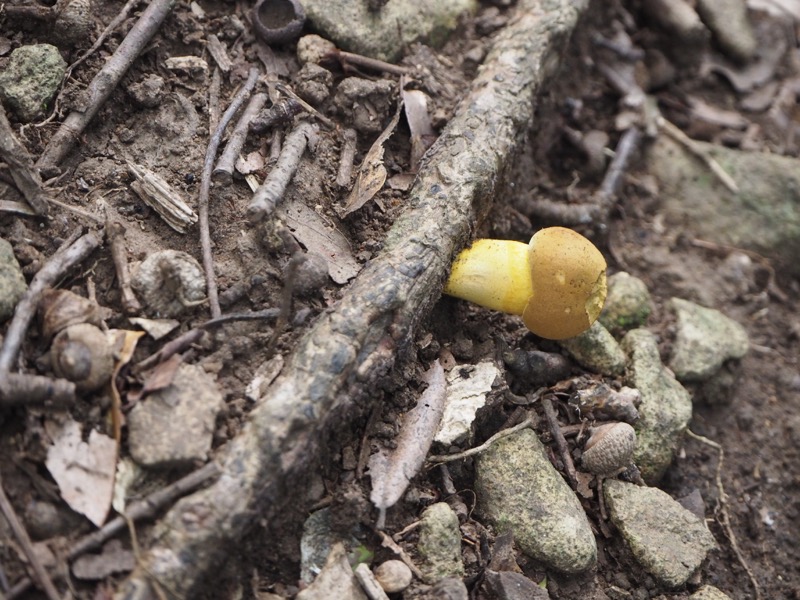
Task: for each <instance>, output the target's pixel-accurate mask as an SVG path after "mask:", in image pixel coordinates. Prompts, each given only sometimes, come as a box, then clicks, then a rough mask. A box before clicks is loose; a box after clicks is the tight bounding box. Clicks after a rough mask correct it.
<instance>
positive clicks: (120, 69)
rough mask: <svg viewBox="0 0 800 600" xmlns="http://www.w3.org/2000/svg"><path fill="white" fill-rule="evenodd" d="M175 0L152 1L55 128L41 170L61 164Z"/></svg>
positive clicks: (44, 153) (42, 157)
mask: <svg viewBox="0 0 800 600" xmlns="http://www.w3.org/2000/svg"><path fill="white" fill-rule="evenodd" d="M174 4H175V0H153V1H152V2H151V3H150V4H149V5H148V7H147V8H146V9H145V11H144V12H143V13H142V16H141V17H140V18H139V20H138V21H136V23H135V24H134V26H133V27H132V28H131V30H130V31H129V32H128V35H126V36H125V39H124V40H122V43H121V44H120V45H119V47H118V48H117V50H116V51H115V52H114V54H112V55H111V58H109V59H108V60H107V61H106V63H105V64H104V65H103V67H102V68H101V69H100V70H99V71H98V72H97V75H95V76H94V79H92V82H91V83H90V84H89V87H88V88H87V90H86V94H87V97H88V101H87V103H86V105H85V107H82V108H81V109H80V110H75V111H72V112H71V113H70V114H69V115H67V118H66V119H64V122H63V123H62V124H61V127H60V128H59V129H58V131H56V133H55V134H54V135H53V137H52V138H50V141H49V142H48V144H47V147H46V148H45V149H44V152H43V153H42V155H41V156H40V157H39V160H38V161H37V162H36V166H37V167H38V168H39V169H40V170H41V169H51V168H55V167H57V166H58V164H59V163H60V162H61V161H62V160H63V159H64V157H65V156H66V155H67V153H68V152H69V151H70V150H71V149H72V146H73V144H74V143H75V142H76V141H77V140H78V137H79V136H80V135H81V133H83V130H84V129H86V126H87V125H88V124H89V123H90V122H91V120H92V119H93V118H94V116H95V115H96V114H97V112H98V111H99V110H100V107H101V106H102V105H103V103H105V101H106V100H107V99H108V97H109V96H110V95H111V92H113V91H114V89H115V88H116V87H117V84H118V83H119V82H120V80H121V79H122V77H123V76H124V75H125V73H126V72H127V71H128V69H129V68H130V66H131V65H132V64H133V61H135V60H136V58H137V57H138V56H139V54H141V53H142V51H143V50H144V49H145V46H147V43H148V42H149V41H150V39H151V38H152V37H153V35H155V33H156V31H158V28H159V27H160V26H161V23H162V22H163V21H164V19H166V18H167V15H169V13H170V12H171V11H172V7H173V5H174Z"/></svg>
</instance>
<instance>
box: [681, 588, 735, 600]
mask: <svg viewBox="0 0 800 600" xmlns="http://www.w3.org/2000/svg"><path fill="white" fill-rule="evenodd" d="M689 600H731V597H730V596H728V594H726V593H724V592H721V591H720V590H718V589H717V588H715V587H714V586H713V585H704V586H703V587H701V588H700V589H699V590H697V591H696V592H695V593H694V594H692V595H691V596H689Z"/></svg>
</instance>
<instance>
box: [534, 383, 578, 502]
mask: <svg viewBox="0 0 800 600" xmlns="http://www.w3.org/2000/svg"><path fill="white" fill-rule="evenodd" d="M542 408H543V409H544V416H545V417H546V418H547V425H548V426H549V427H550V435H552V436H553V441H554V442H555V443H556V448H558V454H559V455H560V456H561V461H562V462H563V463H564V470H565V471H566V472H567V478H568V479H569V484H570V485H571V486H572V489H573V490H576V489H578V475H577V474H576V473H575V464H574V463H573V462H572V456H570V453H569V446H568V445H567V440H566V439H564V434H563V433H561V426H560V425H559V423H558V415H557V414H556V409H555V407H553V402H552V401H551V400H550V398H548V397H547V396H542Z"/></svg>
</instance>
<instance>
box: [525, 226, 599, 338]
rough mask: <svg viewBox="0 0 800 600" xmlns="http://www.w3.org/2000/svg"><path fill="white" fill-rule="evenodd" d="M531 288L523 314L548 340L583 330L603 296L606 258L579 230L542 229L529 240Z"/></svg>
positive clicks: (595, 311)
mask: <svg viewBox="0 0 800 600" xmlns="http://www.w3.org/2000/svg"><path fill="white" fill-rule="evenodd" d="M528 264H529V265H530V270H531V282H532V286H533V294H532V295H531V297H530V299H529V300H528V303H527V305H526V306H525V310H524V311H523V313H522V320H523V321H524V322H525V325H526V326H527V327H528V329H530V330H531V331H532V332H533V333H535V334H536V335H538V336H541V337H543V338H548V339H551V340H562V339H566V338H571V337H574V336H576V335H578V334H579V333H582V332H583V331H585V330H587V329H588V328H589V327H590V326H591V324H592V323H594V321H595V320H596V319H597V317H598V315H599V314H600V311H601V310H602V308H603V303H604V302H605V300H606V261H605V259H604V258H603V255H602V254H601V253H600V251H599V250H598V249H597V248H596V247H595V246H594V244H592V243H591V242H590V241H589V240H587V239H586V238H585V237H583V236H582V235H581V234H579V233H577V232H575V231H572V230H571V229H566V228H564V227H548V228H546V229H542V230H540V231H538V232H536V234H534V236H533V237H532V238H531V241H530V244H528Z"/></svg>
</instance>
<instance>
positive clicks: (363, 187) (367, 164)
mask: <svg viewBox="0 0 800 600" xmlns="http://www.w3.org/2000/svg"><path fill="white" fill-rule="evenodd" d="M402 110H403V101H402V97H401V100H400V102H399V103H398V104H397V110H396V111H395V113H394V117H392V120H391V121H389V124H388V125H387V126H386V129H384V130H383V131H382V132H381V134H380V135H379V136H378V139H376V140H375V143H373V144H372V147H371V148H370V149H369V152H367V155H366V156H365V157H364V162H362V163H361V167H359V169H358V175H356V183H355V185H354V186H353V189H352V190H351V191H350V194H349V195H348V196H347V200H346V201H345V204H344V208H343V209H342V211H341V212H340V216H342V217H346V216H347V215H349V214H350V213H351V212H354V211H356V210H358V209H359V208H361V207H362V206H364V205H365V204H366V203H367V202H369V201H370V200H372V198H373V197H374V196H375V194H377V193H378V192H380V191H381V188H382V187H383V184H384V183H386V167H385V166H383V152H384V147H383V145H384V144H385V143H386V140H388V139H389V138H390V137H391V136H392V134H393V133H394V130H395V128H396V127H397V123H398V121H400V113H401V112H402Z"/></svg>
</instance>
